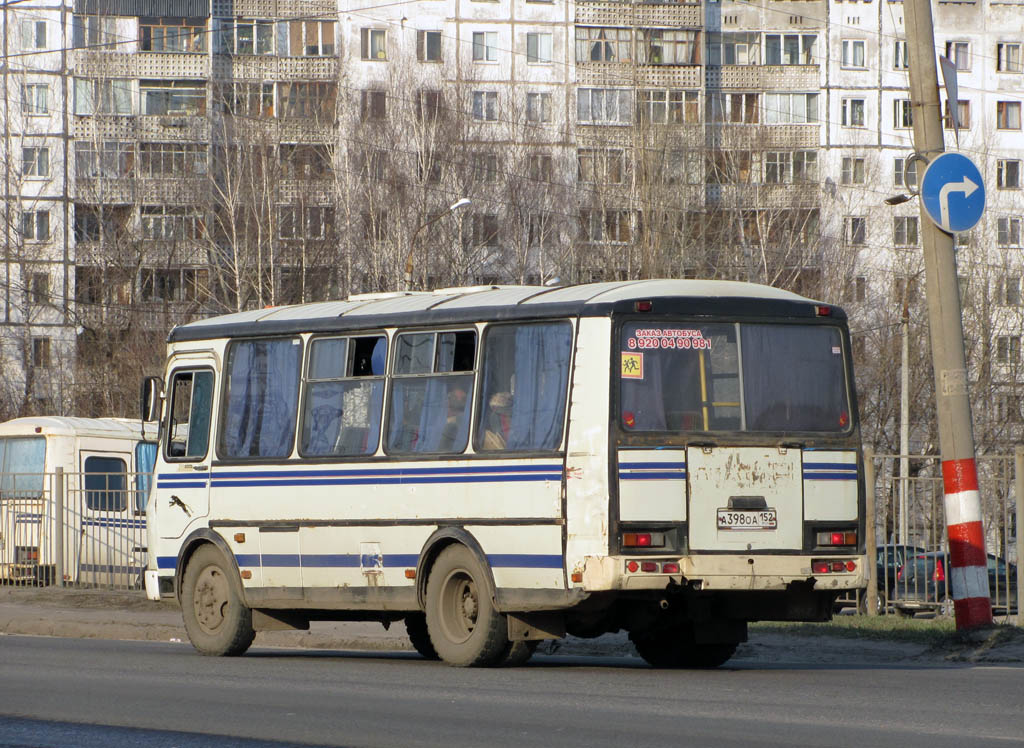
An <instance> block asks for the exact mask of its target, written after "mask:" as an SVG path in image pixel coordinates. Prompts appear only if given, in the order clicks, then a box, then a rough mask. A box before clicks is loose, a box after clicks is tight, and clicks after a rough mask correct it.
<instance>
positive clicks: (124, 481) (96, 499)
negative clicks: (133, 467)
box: [84, 457, 128, 512]
mask: <svg viewBox="0 0 1024 748" xmlns="http://www.w3.org/2000/svg"><path fill="white" fill-rule="evenodd" d="M84 468H85V481H84V482H85V505H86V507H88V508H89V509H91V510H92V511H94V512H123V511H124V510H125V509H126V508H127V507H128V465H127V463H125V461H124V460H122V459H120V458H119V457H86V458H85V466H84Z"/></svg>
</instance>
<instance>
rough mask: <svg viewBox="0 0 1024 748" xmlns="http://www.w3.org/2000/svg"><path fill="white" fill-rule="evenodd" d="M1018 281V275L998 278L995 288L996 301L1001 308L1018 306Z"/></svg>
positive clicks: (1019, 285) (1019, 295) (1019, 298)
mask: <svg viewBox="0 0 1024 748" xmlns="http://www.w3.org/2000/svg"><path fill="white" fill-rule="evenodd" d="M1020 281H1021V277H1020V276H1019V275H1003V276H1000V278H999V280H998V282H997V286H996V299H997V301H998V303H999V304H1000V305H1001V306H1020V302H1021V293H1020V290H1021V282H1020Z"/></svg>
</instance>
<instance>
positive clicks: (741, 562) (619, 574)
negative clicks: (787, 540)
mask: <svg viewBox="0 0 1024 748" xmlns="http://www.w3.org/2000/svg"><path fill="white" fill-rule="evenodd" d="M822 558H823V559H824V557H822ZM818 560H819V558H818V557H817V556H810V555H799V556H758V555H698V556H686V557H683V558H679V557H674V558H654V557H644V558H642V559H640V558H637V557H635V556H631V557H623V556H603V557H596V556H591V557H588V558H587V560H586V564H585V566H584V569H583V588H584V589H585V590H587V591H588V592H597V591H602V590H656V589H664V588H665V586H666V585H667V584H669V583H675V584H677V585H681V586H687V587H690V588H691V589H694V590H706V591H712V590H751V591H753V590H762V591H768V590H786V589H788V588H789V587H790V585H792V584H793V583H803V584H806V583H808V582H812V583H813V589H815V590H818V591H822V592H827V591H836V592H839V591H843V590H854V589H859V588H863V587H864V586H865V585H866V584H867V581H868V579H867V576H866V569H867V557H866V556H863V555H857V554H851V555H846V556H828V557H827V560H828V561H829V562H842V565H843V568H842V570H841V571H834V572H833V571H830V572H828V573H814V571H813V567H812V563H813V562H814V561H818ZM630 562H636V565H637V568H636V570H633V564H631V563H630ZM641 562H648V567H649V566H650V562H653V563H654V564H655V566H656V570H655V571H644V570H643V568H642V566H641ZM847 562H853V570H852V571H847ZM666 563H668V564H670V569H671V568H672V567H671V565H672V564H675V565H677V567H678V572H675V573H672V572H668V573H667V572H666V571H664V566H665V564H666ZM674 571H675V570H674V569H673V572H674Z"/></svg>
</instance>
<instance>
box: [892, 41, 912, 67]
mask: <svg viewBox="0 0 1024 748" xmlns="http://www.w3.org/2000/svg"><path fill="white" fill-rule="evenodd" d="M909 54H910V52H909V49H908V47H907V40H906V39H897V40H896V41H895V42H894V43H893V56H892V69H893V70H909V69H910V57H909V56H908V55H909Z"/></svg>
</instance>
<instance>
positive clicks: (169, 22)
mask: <svg viewBox="0 0 1024 748" xmlns="http://www.w3.org/2000/svg"><path fill="white" fill-rule="evenodd" d="M139 49H141V50H142V51H143V52H205V51H206V23H205V22H204V21H203V20H202V19H201V18H140V19H139Z"/></svg>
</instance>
